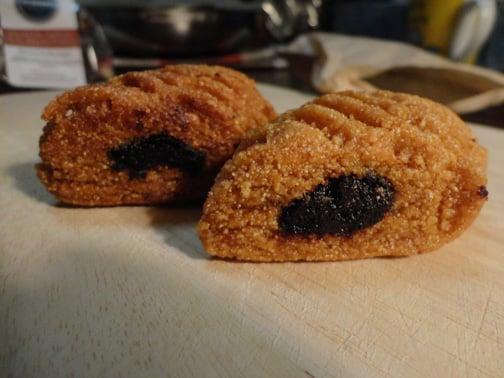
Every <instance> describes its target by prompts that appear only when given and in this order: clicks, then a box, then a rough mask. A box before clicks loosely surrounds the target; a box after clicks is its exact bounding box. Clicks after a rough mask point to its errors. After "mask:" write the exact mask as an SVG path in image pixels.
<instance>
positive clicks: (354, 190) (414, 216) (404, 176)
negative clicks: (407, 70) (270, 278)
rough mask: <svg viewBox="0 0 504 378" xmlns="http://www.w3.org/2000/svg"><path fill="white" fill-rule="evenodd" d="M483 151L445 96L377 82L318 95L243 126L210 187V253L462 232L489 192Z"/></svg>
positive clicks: (391, 248)
mask: <svg viewBox="0 0 504 378" xmlns="http://www.w3.org/2000/svg"><path fill="white" fill-rule="evenodd" d="M485 171H486V150H485V149H484V148H483V147H481V146H480V145H479V144H478V143H477V142H476V140H475V138H474V136H473V134H472V132H471V130H470V129H469V127H467V126H466V125H465V124H464V123H463V122H462V120H460V118H459V117H458V116H456V115H455V114H454V113H453V112H451V111H450V110H449V109H447V108H445V107H444V106H442V105H440V104H437V103H434V102H432V101H429V100H426V99H423V98H420V97H417V96H411V95H407V94H400V93H392V92H386V91H377V92H368V93H365V92H341V93H336V94H329V95H326V96H322V97H319V98H317V99H315V100H314V101H312V102H310V103H308V104H306V105H304V106H302V107H301V108H299V109H296V110H292V111H289V112H287V113H285V114H284V115H282V116H280V117H279V118H278V119H277V120H276V121H274V122H273V123H271V124H270V125H269V126H267V127H263V128H261V129H259V130H256V131H255V132H254V133H251V134H250V135H249V137H248V140H245V141H244V142H243V144H242V146H241V147H240V148H239V149H238V151H237V152H236V153H235V155H234V157H233V158H232V159H231V160H230V161H228V162H227V163H226V164H225V165H224V167H223V169H222V170H221V172H220V173H219V175H218V177H217V178H216V182H215V185H214V186H213V188H212V189H211V191H210V194H209V196H208V199H207V201H206V203H205V206H204V211H203V216H202V218H201V220H200V223H199V226H198V229H199V235H200V238H201V240H202V242H203V245H204V247H205V248H206V250H207V251H208V253H210V254H211V255H215V256H219V257H223V258H232V259H238V260H251V261H295V260H320V261H322V260H325V261H332V260H348V259H358V258H368V257H375V256H405V255H412V254H417V253H422V252H427V251H432V250H434V249H436V248H439V247H440V246H442V245H443V244H445V243H447V242H448V241H450V240H452V239H454V238H455V237H457V236H458V235H460V234H461V233H462V232H463V231H464V230H465V229H466V228H467V227H468V226H469V225H470V224H471V222H472V221H473V220H474V219H475V217H476V216H477V214H478V212H479V210H480V208H481V206H482V205H483V204H484V203H485V201H486V199H487V195H488V192H487V190H486V188H485V185H486V182H487V180H486V176H485Z"/></svg>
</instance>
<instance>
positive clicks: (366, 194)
mask: <svg viewBox="0 0 504 378" xmlns="http://www.w3.org/2000/svg"><path fill="white" fill-rule="evenodd" d="M394 196H395V189H394V186H393V185H392V183H391V182H390V181H389V180H388V179H387V178H385V177H382V176H378V175H376V174H374V173H367V174H366V175H364V176H362V177H359V176H357V175H355V174H350V175H343V176H339V177H336V178H330V179H329V180H328V181H327V183H326V184H320V185H318V186H317V187H315V189H314V190H313V191H311V192H308V193H305V195H304V196H303V198H300V199H295V200H293V201H291V202H290V203H289V204H288V205H287V206H286V207H284V208H283V209H282V211H281V213H280V218H279V226H280V230H281V231H282V232H283V233H285V234H295V235H310V234H314V235H319V236H321V235H325V234H331V235H337V236H351V235H353V234H354V233H356V232H357V231H359V230H362V229H364V228H367V227H370V226H372V225H374V224H376V223H378V222H379V221H381V220H382V219H383V217H384V216H385V214H386V213H387V212H388V211H389V210H390V209H391V208H392V205H393V203H394Z"/></svg>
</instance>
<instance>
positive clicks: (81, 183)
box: [37, 65, 275, 206]
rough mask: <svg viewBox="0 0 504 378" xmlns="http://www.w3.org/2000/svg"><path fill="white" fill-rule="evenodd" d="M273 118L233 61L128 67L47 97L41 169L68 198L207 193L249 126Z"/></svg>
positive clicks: (144, 198) (143, 198) (112, 201)
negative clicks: (104, 80)
mask: <svg viewBox="0 0 504 378" xmlns="http://www.w3.org/2000/svg"><path fill="white" fill-rule="evenodd" d="M274 116H275V112H274V111H273V109H272V107H271V105H270V104H269V103H268V102H267V101H266V100H265V99H264V98H263V97H262V96H261V95H260V94H259V92H258V91H257V89H256V87H255V84H254V82H253V80H251V79H249V78H248V77H246V76H245V75H243V74H241V73H239V72H236V71H234V70H231V69H228V68H224V67H218V66H204V65H174V66H167V67H164V68H162V69H160V70H155V71H146V72H133V73H127V74H125V75H121V76H117V77H115V78H114V79H112V80H110V81H109V82H107V83H105V84H99V85H88V86H84V87H80V88H76V89H74V90H71V91H68V92H66V93H64V94H62V95H61V96H59V97H57V98H56V99H55V100H53V101H52V102H51V103H49V105H47V107H46V109H45V111H44V113H43V115H42V118H43V119H44V120H45V121H46V122H47V125H46V127H45V128H44V132H43V135H42V137H41V138H40V157H41V159H42V163H40V164H39V165H38V167H37V172H38V176H39V177H40V179H41V180H42V182H43V183H44V184H45V185H46V187H47V189H48V190H49V191H50V192H51V193H53V194H54V195H55V196H56V197H57V198H58V199H59V200H61V201H62V202H64V203H67V204H74V205H83V206H109V205H132V204H137V205H138V204H157V203H165V202H173V201H183V200H194V199H200V198H204V196H205V195H206V193H207V191H208V189H209V187H210V186H211V184H212V181H213V179H214V177H215V175H216V173H217V171H218V169H219V168H220V167H221V166H222V164H223V163H224V162H225V161H226V160H227V159H228V158H229V157H230V156H231V155H232V154H233V151H234V150H235V148H236V146H237V145H238V144H239V143H240V141H241V139H242V137H243V135H244V133H245V132H246V131H247V130H249V129H252V128H254V127H257V126H261V125H263V124H265V123H267V122H268V121H269V120H271V119H272V118H273V117H274Z"/></svg>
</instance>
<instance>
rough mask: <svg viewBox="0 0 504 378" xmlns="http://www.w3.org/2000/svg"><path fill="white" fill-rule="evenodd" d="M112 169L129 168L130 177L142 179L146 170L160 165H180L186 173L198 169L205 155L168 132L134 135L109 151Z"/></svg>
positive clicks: (176, 166)
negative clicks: (143, 135) (139, 136)
mask: <svg viewBox="0 0 504 378" xmlns="http://www.w3.org/2000/svg"><path fill="white" fill-rule="evenodd" d="M108 158H109V159H110V160H111V161H112V166H111V168H112V170H114V171H124V170H125V171H128V174H129V177H130V179H138V178H145V176H146V174H147V171H148V170H150V169H153V168H156V167H159V166H168V167H172V168H179V169H180V170H182V171H184V172H186V173H189V174H197V173H198V172H201V171H202V170H203V168H204V165H205V154H204V153H203V152H202V151H198V150H195V149H194V148H192V147H191V146H189V145H188V144H186V143H184V142H182V141H181V140H179V139H176V138H173V137H171V136H169V135H167V134H163V133H160V134H153V135H149V136H147V137H141V138H135V139H132V140H131V141H129V142H126V143H123V144H121V145H119V146H117V147H115V148H113V149H111V150H110V151H109V152H108Z"/></svg>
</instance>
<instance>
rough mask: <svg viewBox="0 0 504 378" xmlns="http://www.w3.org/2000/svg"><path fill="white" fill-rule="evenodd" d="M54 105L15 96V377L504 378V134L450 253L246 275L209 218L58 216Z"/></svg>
mask: <svg viewBox="0 0 504 378" xmlns="http://www.w3.org/2000/svg"><path fill="white" fill-rule="evenodd" d="M261 90H262V91H263V93H264V94H265V95H266V97H268V98H269V99H270V100H271V101H272V102H273V104H274V105H275V106H276V108H277V110H278V111H283V110H285V109H287V108H291V107H295V106H298V105H300V104H301V103H302V102H304V101H306V100H308V97H306V96H304V95H301V94H299V93H296V92H293V91H288V90H285V89H280V88H275V87H271V86H265V85H263V86H261ZM53 95H54V93H50V92H49V93H48V92H39V93H33V94H18V95H9V96H2V97H0V112H1V115H0V120H1V122H0V377H5V376H7V377H60V376H61V377H63V376H64V377H101V376H105V377H165V376H172V377H175V376H199V377H227V376H229V377H240V376H247V377H265V376H268V377H312V376H315V377H322V376H338V377H341V376H351V377H355V376H360V377H373V376H394V377H426V376H430V377H432V376H439V377H448V376H455V377H460V376H468V377H475V376H494V377H497V376H501V377H502V376H503V375H504V171H503V164H504V151H503V149H504V131H503V130H498V129H492V128H489V127H485V126H474V130H475V132H476V134H477V135H478V137H479V140H480V142H481V143H482V144H483V145H485V146H486V147H487V148H488V149H489V151H490V164H489V170H488V174H489V178H490V183H489V185H488V188H489V191H490V200H489V202H488V203H487V204H486V205H485V207H484V208H483V211H482V212H481V215H480V216H479V218H478V219H477V221H476V222H475V223H474V224H473V226H472V227H471V228H470V229H469V230H468V231H467V232H466V233H465V234H464V235H463V236H462V237H461V238H459V239H458V240H456V241H454V242H452V243H451V244H450V245H448V246H446V247H444V248H442V249H441V250H439V251H437V252H434V253H430V254H426V255H421V256H415V257H408V258H396V259H393V258H382V259H373V260H365V261H351V262H340V263H288V264H253V263H232V262H225V261H217V260H210V259H208V258H207V256H206V255H205V253H204V251H203V249H202V246H201V244H200V242H199V240H198V238H197V236H196V233H195V223H196V222H197V220H198V217H199V209H181V208H175V209H174V208H168V207H165V208H160V207H158V208H147V207H128V208H104V209H71V208H64V207H57V206H55V201H54V199H53V198H52V197H51V196H50V195H49V194H48V193H47V192H46V191H45V190H44V188H43V187H42V186H41V184H40V183H39V182H38V180H37V178H36V176H35V173H34V169H33V164H34V163H35V162H36V161H37V153H38V147H37V144H38V137H39V135H40V133H41V128H42V126H43V123H42V121H41V120H40V119H39V115H40V113H41V109H42V107H43V106H44V105H45V104H46V103H47V102H48V101H49V100H50V99H51V98H52V96H53Z"/></svg>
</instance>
